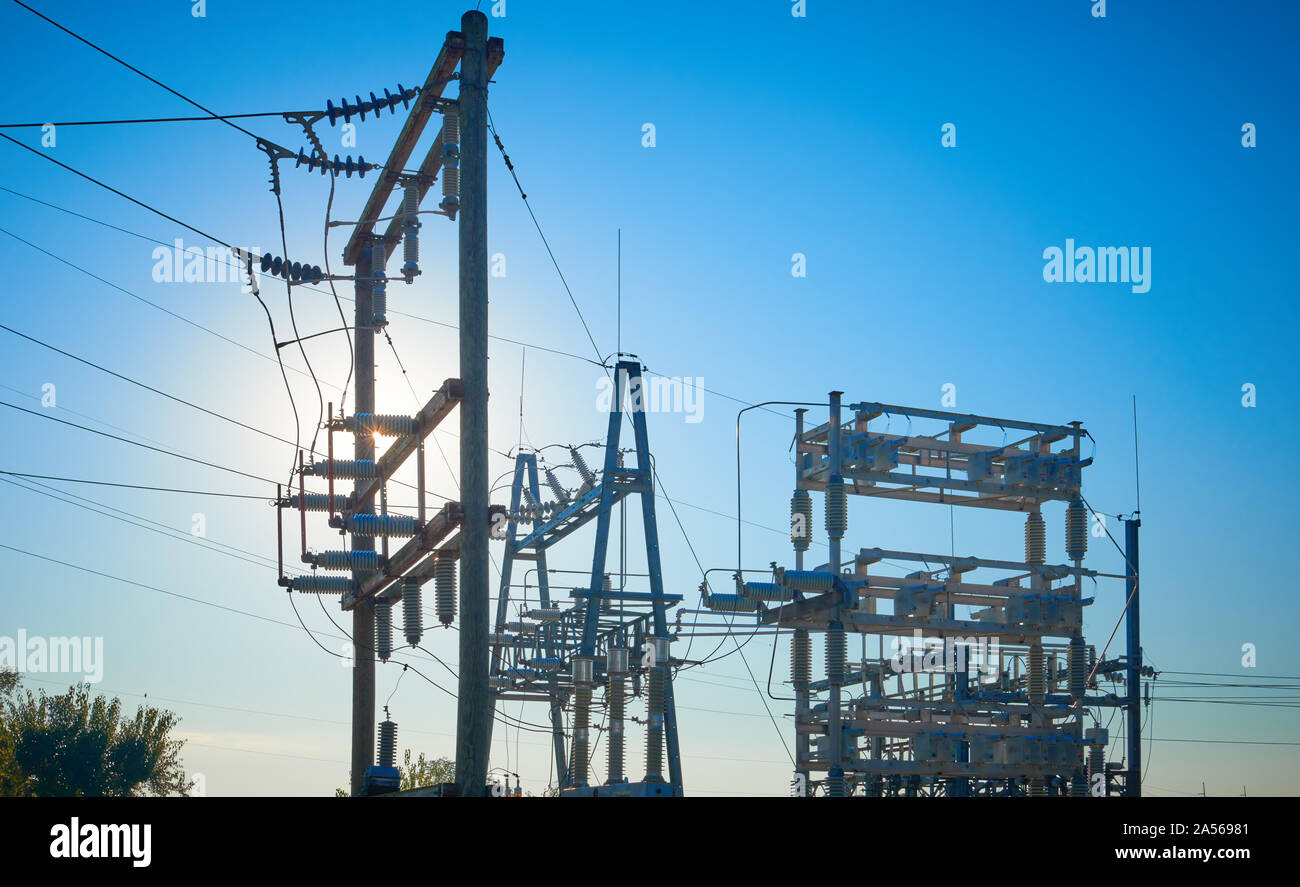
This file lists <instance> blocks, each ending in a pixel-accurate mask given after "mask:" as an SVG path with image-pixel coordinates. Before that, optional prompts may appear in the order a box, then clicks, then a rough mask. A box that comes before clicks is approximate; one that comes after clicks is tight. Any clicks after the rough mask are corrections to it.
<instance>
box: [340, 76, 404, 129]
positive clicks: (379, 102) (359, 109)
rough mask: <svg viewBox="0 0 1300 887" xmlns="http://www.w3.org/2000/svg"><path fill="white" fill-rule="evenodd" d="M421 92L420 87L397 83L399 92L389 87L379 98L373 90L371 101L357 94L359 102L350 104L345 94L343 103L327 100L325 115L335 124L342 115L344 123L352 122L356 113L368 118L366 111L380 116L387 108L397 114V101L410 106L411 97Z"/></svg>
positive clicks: (362, 117)
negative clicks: (414, 87) (390, 90)
mask: <svg viewBox="0 0 1300 887" xmlns="http://www.w3.org/2000/svg"><path fill="white" fill-rule="evenodd" d="M419 94H420V91H419V90H418V89H407V88H406V87H404V86H402V84H400V83H399V84H397V94H396V95H393V94H392V93H390V92H389V91H388V90H387V89H385V90H384V97H383V98H379V97H378V96H376V95H375V94H374V93H373V92H372V93H370V101H365V100H364V99H362V98H361V96H356V100H357V103H356V104H355V105H349V104H348V100H347V97H346V96H344V97H343V98H342V99H340V100H339V101H340V102H342V104H341V105H335V104H334V102H333V101H331V100H327V101H326V102H325V116H326V117H328V118H329V121H330V126H333V125H334V124H335V123H336V122H337V121H338V119H339V118H340V117H342V118H343V122H344V123H351V122H352V116H353V115H354V114H355V115H356V116H358V117H360V118H361V119H362V120H365V119H366V112H367V111H372V112H374V115H375V117H379V116H380V112H382V111H383V110H384V108H387V109H388V111H389V113H390V114H393V115H395V114H397V103H398V102H401V103H402V107H403V108H410V107H411V104H410V101H411V99H413V98H415V97H416V96H417V95H419Z"/></svg>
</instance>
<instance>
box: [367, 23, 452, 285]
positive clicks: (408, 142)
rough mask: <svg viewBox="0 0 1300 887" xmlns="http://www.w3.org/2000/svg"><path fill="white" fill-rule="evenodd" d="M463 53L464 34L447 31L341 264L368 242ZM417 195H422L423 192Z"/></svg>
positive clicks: (368, 243)
mask: <svg viewBox="0 0 1300 887" xmlns="http://www.w3.org/2000/svg"><path fill="white" fill-rule="evenodd" d="M464 52H465V37H464V35H463V34H461V32H459V31H448V32H447V38H446V41H445V42H444V43H443V45H442V50H441V51H440V52H439V53H438V58H437V59H436V60H435V61H434V63H433V68H432V69H431V70H430V71H429V77H428V79H427V80H425V81H424V88H423V89H422V90H421V91H420V98H419V101H418V102H417V103H416V105H415V107H414V108H412V109H411V113H410V114H409V115H408V116H407V118H406V122H405V123H403V124H402V131H401V133H399V134H398V136H397V142H396V143H395V144H394V145H393V150H392V151H391V152H389V155H388V162H387V163H385V164H384V170H383V172H382V173H380V175H379V179H378V181H376V182H375V189H374V190H373V191H372V192H371V193H370V197H369V199H367V200H366V208H365V209H364V210H362V212H361V215H360V216H359V218H360V220H361V221H360V223H359V224H358V225H357V226H356V227H355V228H354V229H352V237H350V238H349V239H348V245H347V246H346V247H344V249H343V263H344V264H345V265H355V264H356V263H357V257H358V256H359V255H360V254H361V251H362V250H363V249H365V248H367V247H368V246H369V245H370V238H371V235H372V234H373V232H374V230H375V220H376V219H378V218H379V217H380V216H381V215H382V213H383V209H384V205H385V204H386V203H388V198H389V197H391V196H392V193H393V188H394V187H396V185H397V176H398V172H399V171H400V170H402V169H405V168H406V161H407V160H408V159H410V156H411V152H413V151H414V150H415V145H416V143H417V142H419V140H420V135H421V134H422V133H423V132H424V127H425V124H427V123H428V122H429V118H430V117H431V116H433V109H434V105H435V104H436V102H437V100H438V99H439V98H441V97H442V91H443V90H444V89H445V88H446V87H447V84H448V83H449V82H450V81H451V79H452V74H454V73H455V71H456V65H457V64H459V63H460V58H461V56H462V55H463V54H464ZM421 194H422V195H423V192H421Z"/></svg>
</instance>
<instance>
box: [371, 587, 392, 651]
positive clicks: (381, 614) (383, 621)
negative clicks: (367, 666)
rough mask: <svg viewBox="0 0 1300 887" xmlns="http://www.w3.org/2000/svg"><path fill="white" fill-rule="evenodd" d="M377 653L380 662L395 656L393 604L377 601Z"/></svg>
mask: <svg viewBox="0 0 1300 887" xmlns="http://www.w3.org/2000/svg"><path fill="white" fill-rule="evenodd" d="M375 653H376V654H378V656H379V661H380V662H387V661H388V657H389V656H392V655H393V602H392V601H384V600H379V601H375Z"/></svg>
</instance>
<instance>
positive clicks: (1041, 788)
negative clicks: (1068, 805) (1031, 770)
mask: <svg viewBox="0 0 1300 887" xmlns="http://www.w3.org/2000/svg"><path fill="white" fill-rule="evenodd" d="M1029 797H1031V798H1045V797H1047V784H1046V783H1045V782H1044V781H1043V777H1041V776H1035V777H1033V778H1031V779H1030V780H1029Z"/></svg>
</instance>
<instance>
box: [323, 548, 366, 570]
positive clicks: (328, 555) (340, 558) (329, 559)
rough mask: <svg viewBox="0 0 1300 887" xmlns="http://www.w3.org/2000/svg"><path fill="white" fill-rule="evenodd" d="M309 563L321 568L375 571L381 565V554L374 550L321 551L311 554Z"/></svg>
mask: <svg viewBox="0 0 1300 887" xmlns="http://www.w3.org/2000/svg"><path fill="white" fill-rule="evenodd" d="M311 563H312V565H313V566H315V567H318V568H320V569H322V570H364V571H375V570H378V569H379V568H380V567H381V566H383V556H382V555H380V554H379V552H376V551H363V550H356V551H321V552H318V553H317V554H314V555H312V556H311Z"/></svg>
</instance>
